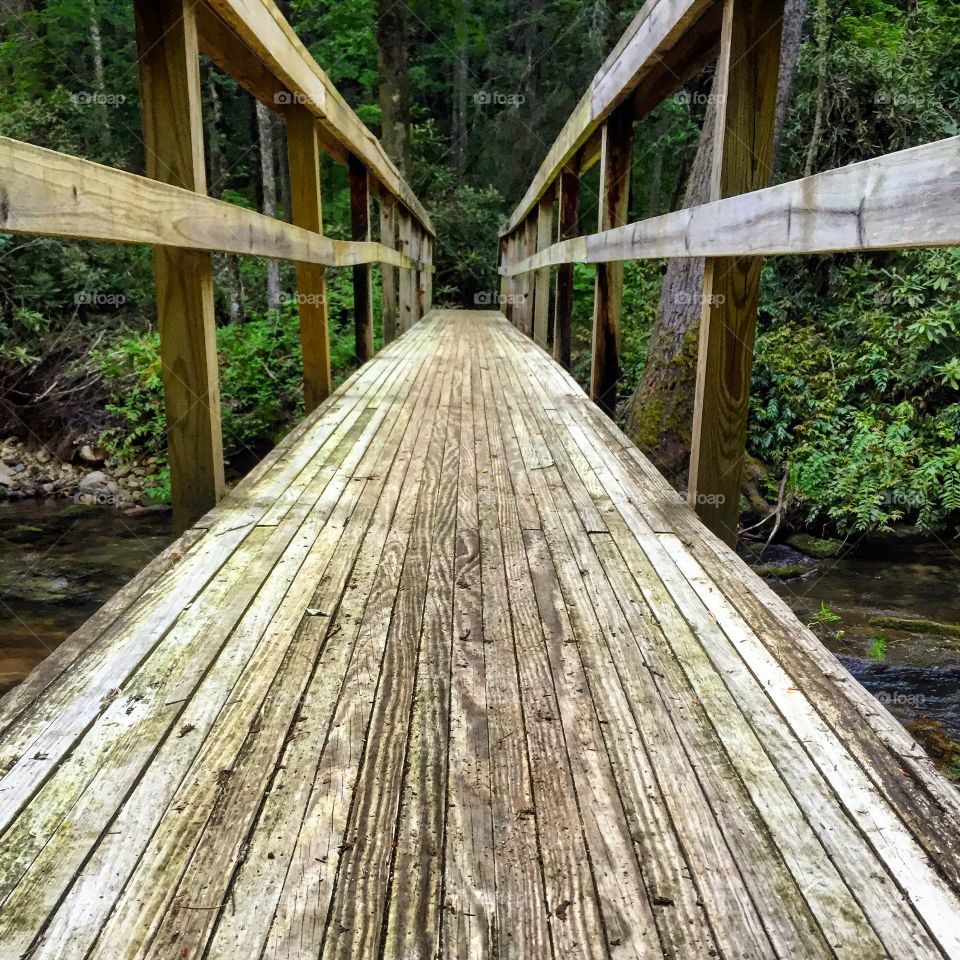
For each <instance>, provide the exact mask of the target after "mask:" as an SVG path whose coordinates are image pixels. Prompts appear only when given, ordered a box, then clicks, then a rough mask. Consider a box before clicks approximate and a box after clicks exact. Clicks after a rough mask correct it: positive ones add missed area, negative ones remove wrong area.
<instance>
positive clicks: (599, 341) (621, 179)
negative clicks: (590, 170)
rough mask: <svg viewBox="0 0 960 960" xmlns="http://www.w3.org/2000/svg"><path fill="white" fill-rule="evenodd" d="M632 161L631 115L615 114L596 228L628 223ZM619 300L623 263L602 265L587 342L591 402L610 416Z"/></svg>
mask: <svg viewBox="0 0 960 960" xmlns="http://www.w3.org/2000/svg"><path fill="white" fill-rule="evenodd" d="M632 159H633V114H632V111H629V110H627V109H624V108H620V109H619V110H615V111H614V112H613V113H612V114H611V115H610V117H609V118H608V120H607V122H606V123H605V124H604V125H603V148H602V156H601V160H600V230H601V231H603V230H609V229H611V228H614V227H618V226H621V225H622V224H624V223H626V221H627V217H628V208H629V206H630V168H631V161H632ZM622 300H623V264H622V263H601V264H599V265H598V266H597V276H596V279H595V281H594V304H593V337H592V340H591V363H590V398H591V399H592V400H593V402H594V403H596V404H597V405H598V406H599V407H600V409H601V410H603V411H604V412H605V413H608V414H610V415H611V416H615V415H616V410H617V382H618V380H619V379H620V311H621V304H622Z"/></svg>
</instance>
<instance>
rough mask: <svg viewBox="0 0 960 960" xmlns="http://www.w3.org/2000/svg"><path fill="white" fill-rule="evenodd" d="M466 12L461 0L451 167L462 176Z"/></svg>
mask: <svg viewBox="0 0 960 960" xmlns="http://www.w3.org/2000/svg"><path fill="white" fill-rule="evenodd" d="M467 13H468V10H467V3H466V0H463V2H462V3H461V5H460V20H459V23H458V24H457V33H458V35H459V44H458V53H457V56H456V59H455V61H454V65H453V123H452V124H451V136H452V140H453V168H454V170H455V171H456V173H457V176H458V177H462V176H463V174H464V172H465V171H466V169H467V86H468V84H469V82H470V71H469V66H468V57H469V52H470V51H469V33H468V29H467Z"/></svg>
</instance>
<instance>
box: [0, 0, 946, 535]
mask: <svg viewBox="0 0 960 960" xmlns="http://www.w3.org/2000/svg"><path fill="white" fill-rule="evenodd" d="M639 5H640V4H639V3H637V2H622V0H433V2H430V3H425V2H421V0H405V2H399V3H397V2H393V0H342V2H337V3H323V2H319V0H291V2H288V3H284V4H281V7H283V8H284V13H285V15H286V16H287V17H288V19H289V20H290V22H291V24H292V25H293V26H294V27H295V29H296V30H297V32H298V33H299V35H300V37H301V38H302V39H303V40H304V42H305V44H306V45H307V46H308V48H309V49H310V51H311V53H312V54H313V55H314V57H315V58H316V60H317V61H318V62H319V63H320V64H321V65H322V66H323V68H324V69H325V70H326V71H327V73H328V74H329V75H330V77H331V79H332V80H333V82H334V83H335V84H336V85H337V86H338V88H339V89H340V90H341V91H342V92H343V94H344V95H345V97H346V98H347V100H348V101H349V102H350V103H351V105H352V106H353V107H354V109H355V110H356V111H357V112H358V114H359V115H360V117H361V119H362V120H363V121H364V122H365V123H366V124H367V125H368V126H369V127H370V128H371V130H373V131H374V132H375V133H376V134H378V135H379V136H381V137H382V139H383V142H384V145H385V147H386V149H387V151H388V153H390V155H391V156H392V158H393V159H394V160H395V162H396V163H397V165H398V167H399V168H400V169H401V171H402V172H403V173H404V175H405V176H406V178H407V180H408V181H409V182H410V183H411V185H412V186H413V188H414V190H415V191H416V192H417V194H418V195H419V196H420V197H421V198H422V199H423V200H424V202H425V205H426V206H427V207H428V209H429V210H430V213H431V215H432V217H433V219H434V222H435V223H436V224H437V225H438V228H439V236H438V243H437V251H438V252H437V256H438V272H437V276H436V290H435V301H436V302H438V303H440V304H444V303H446V304H451V305H464V306H477V305H483V304H485V303H489V302H490V300H491V298H492V297H495V296H496V291H497V290H498V278H497V276H496V268H497V262H496V256H497V244H496V236H497V231H498V228H499V226H500V225H501V223H502V222H503V221H504V220H505V219H506V217H507V215H508V214H509V212H510V210H511V209H512V206H513V205H514V204H515V203H516V202H517V200H518V199H519V197H520V196H521V195H522V193H523V191H524V190H525V188H526V185H527V184H528V183H529V181H530V179H531V177H532V175H533V174H534V173H535V172H536V170H537V168H538V166H539V164H540V161H541V160H542V158H543V156H544V154H545V153H546V150H547V147H548V146H549V144H550V143H551V142H552V140H553V138H554V137H555V136H556V134H557V132H558V130H559V128H560V127H561V126H562V124H563V122H564V120H565V119H566V117H567V115H568V114H569V112H570V110H571V109H572V108H573V107H574V106H575V104H576V102H577V101H578V99H579V98H580V95H581V93H582V91H583V90H584V89H585V88H586V86H587V84H588V83H589V80H590V78H591V77H592V76H593V74H594V73H595V71H596V69H597V68H598V66H599V64H600V63H601V62H602V60H603V58H604V57H605V56H606V54H607V53H608V52H609V50H610V49H611V48H612V46H613V44H614V43H615V41H616V39H617V38H618V37H619V36H620V34H621V33H622V32H623V30H624V28H625V27H626V26H627V24H628V23H629V22H630V20H631V19H632V17H633V16H634V15H635V13H636V11H637V9H638V8H639ZM2 8H3V12H4V17H3V22H2V25H0V78H2V83H0V134H3V135H6V136H9V137H13V138H16V139H20V140H25V141H29V142H31V143H35V144H38V145H40V146H44V147H49V148H51V149H56V150H59V151H63V152H66V153H70V154H74V155H78V156H83V157H86V158H89V159H93V160H96V161H99V162H103V163H107V164H110V165H113V166H118V167H121V168H125V169H129V170H131V171H137V172H140V171H142V170H143V165H144V158H143V153H142V149H143V148H142V134H141V125H140V117H139V99H138V91H137V67H136V53H135V50H136V47H135V39H134V28H133V15H132V5H131V4H130V3H128V2H126V0H49V2H39V0H3V4H2ZM201 76H202V89H203V98H204V118H205V124H206V131H205V132H206V140H207V144H206V146H207V165H208V181H209V184H210V190H211V193H212V194H213V195H214V196H216V197H219V198H222V199H224V200H227V201H229V202H232V203H236V204H240V205H242V206H245V207H249V208H253V209H257V210H260V211H262V212H265V213H268V214H271V215H277V216H280V217H287V216H288V211H289V208H290V184H289V182H288V177H287V172H286V171H287V165H286V160H285V149H286V146H285V142H284V131H283V125H282V124H281V123H280V122H279V121H278V120H277V119H276V118H275V117H274V116H273V114H272V113H271V112H270V111H268V110H267V109H266V108H264V107H262V106H259V107H258V106H257V105H256V104H255V102H254V101H253V99H252V98H251V97H250V96H249V95H248V94H247V93H246V92H245V91H243V90H242V89H241V88H240V87H239V86H238V85H237V84H236V83H235V82H234V81H233V80H232V79H230V78H228V77H226V76H225V75H224V74H222V73H220V72H219V71H218V70H217V69H216V67H215V66H213V65H212V64H211V63H210V62H207V61H204V62H203V63H202V75H201ZM711 84H712V72H711V70H706V71H704V73H703V74H702V75H701V76H698V77H697V78H695V79H694V80H693V81H691V82H690V83H688V84H687V85H686V86H684V87H683V88H682V89H681V90H679V91H678V92H677V93H676V94H675V95H673V96H672V97H671V98H669V99H668V100H667V101H666V102H665V103H663V104H662V105H661V106H660V107H658V108H657V109H656V110H655V111H654V112H653V113H652V114H650V115H649V116H647V117H645V118H644V119H643V120H642V121H641V122H640V124H639V125H638V129H637V133H636V135H635V138H634V157H633V168H632V175H631V178H632V182H631V192H630V194H631V200H630V204H631V209H630V216H629V219H630V220H635V219H640V218H642V217H644V216H652V215H656V214H658V213H663V212H666V211H669V210H671V209H676V208H678V207H680V206H683V205H690V204H691V203H696V202H701V201H702V200H703V199H704V198H703V197H702V195H701V194H702V191H703V188H704V183H705V176H704V171H705V170H706V169H707V167H708V166H709V150H708V149H705V145H706V144H707V139H706V137H703V138H702V137H701V131H702V130H704V129H708V128H709V126H710V124H711V123H712V111H713V99H712V97H711ZM958 111H960V3H956V2H952V0H816V2H815V3H812V4H810V5H809V7H808V3H807V0H790V2H788V3H787V8H786V17H785V28H784V43H783V56H782V68H781V78H780V90H779V96H778V107H777V112H778V116H777V147H776V172H775V179H776V180H777V181H783V180H788V179H793V178H796V177H799V176H803V175H808V174H810V173H816V172H818V171H821V170H826V169H830V168H833V167H837V166H840V165H843V164H847V163H851V162H854V161H858V160H863V159H868V158H871V157H875V156H878V155H881V154H883V153H887V152H889V151H892V150H898V149H902V148H905V147H909V146H912V145H916V144H921V143H926V142H929V141H932V140H936V139H939V138H942V137H945V136H949V135H952V134H955V133H957V120H958V115H960V113H958ZM596 176H597V173H596V170H594V171H591V172H590V173H588V174H587V175H586V176H585V178H584V184H583V197H582V202H581V218H582V222H581V230H582V232H587V233H589V232H591V231H593V230H594V229H595V221H596V204H595V203H592V202H591V200H592V199H595V197H596V195H597V189H598V185H597V183H596ZM323 180H324V189H325V196H324V203H325V209H324V217H325V222H326V231H327V233H328V234H330V235H332V236H335V237H337V236H340V237H346V236H348V235H349V221H350V212H349V189H348V182H347V174H346V171H345V170H344V169H343V168H342V167H339V166H337V165H336V164H335V163H333V162H332V161H329V162H325V163H324V165H323ZM149 257H150V253H149V251H148V250H146V249H144V248H139V247H115V246H108V245H92V244H88V243H81V242H71V241H64V240H60V239H51V238H36V237H33V238H31V237H24V238H21V237H14V236H11V235H0V396H2V397H3V402H2V405H0V434H2V435H3V436H5V437H10V438H11V441H12V440H13V439H17V440H18V441H19V442H20V443H22V444H24V445H25V446H27V447H29V448H37V447H42V448H44V449H49V450H50V451H51V452H52V453H53V454H54V456H56V457H57V458H60V459H65V460H70V459H71V458H74V459H76V458H77V457H78V456H79V454H80V452H83V453H84V454H85V458H86V459H88V460H90V461H91V462H94V463H96V462H103V461H105V462H106V463H107V464H108V466H114V465H118V464H119V465H126V466H122V467H121V469H127V468H132V467H133V466H134V465H137V464H144V463H148V464H149V467H148V470H147V471H146V472H147V474H148V478H149V480H148V482H147V483H145V484H144V487H145V496H146V497H147V498H148V499H151V500H154V501H162V500H163V499H164V498H165V497H166V496H167V495H168V494H169V489H168V484H169V481H168V479H167V474H166V472H165V469H164V447H165V441H164V434H165V423H164V413H163V405H162V384H161V371H160V367H159V357H158V335H157V333H156V331H155V328H154V325H153V310H154V292H153V289H152V271H151V269H150V261H149ZM702 269H703V267H702V263H700V262H698V261H673V262H671V263H670V264H667V263H664V262H657V261H641V262H631V263H628V265H627V274H626V291H625V300H624V320H623V332H622V336H623V345H622V351H623V376H622V380H621V388H620V404H619V419H620V422H621V424H622V425H623V426H624V428H625V429H626V430H627V432H628V433H629V435H630V436H631V437H632V438H633V439H634V440H635V441H636V442H637V443H638V445H639V446H640V447H641V448H642V449H643V450H644V451H645V452H647V453H648V455H650V456H651V457H652V458H653V460H654V462H655V463H656V464H657V465H658V466H659V467H660V468H661V470H663V471H664V472H665V474H666V475H667V476H668V478H670V479H671V481H673V482H674V483H675V485H676V486H677V487H678V489H682V488H683V486H684V484H685V472H686V464H687V459H688V447H689V440H690V418H691V409H692V389H691V385H692V377H693V370H694V360H695V353H696V343H697V325H698V319H699V299H698V295H697V293H696V291H697V288H698V285H699V282H700V281H699V276H698V271H699V274H700V275H702ZM592 277H593V269H592V268H591V267H588V266H582V265H578V266H577V268H576V277H575V289H576V299H575V330H574V372H575V373H576V375H577V376H578V377H579V378H580V379H581V380H582V381H585V380H586V378H587V377H588V376H589V374H588V364H589V337H590V325H591V315H592V308H593V303H592V288H593V284H592ZM958 284H960V253H958V252H957V251H956V250H924V251H908V252H896V253H883V254H869V255H859V254H843V255H834V256H822V257H816V258H812V257H807V258H792V259H791V258H781V259H773V260H770V261H768V262H767V264H766V266H765V268H764V272H763V283H762V295H761V312H760V326H759V332H758V341H757V346H756V362H755V368H754V374H753V377H754V385H753V392H752V401H751V402H752V409H751V421H750V434H749V455H750V461H749V469H748V471H747V475H746V477H745V483H744V497H745V500H744V507H745V509H746V510H747V514H746V519H745V521H744V522H745V525H746V526H748V527H750V526H752V527H755V528H756V535H758V536H761V537H763V538H766V536H767V535H768V533H769V531H770V530H771V529H772V527H773V526H774V524H776V526H777V528H778V529H780V530H781V531H788V530H791V529H792V530H809V531H813V532H816V533H818V534H823V535H827V536H837V537H849V536H852V535H862V534H864V533H867V532H871V531H884V530H889V529H891V528H900V527H909V528H919V529H920V530H923V531H928V532H931V533H936V534H938V535H944V536H949V537H952V536H953V535H954V532H955V528H956V524H957V521H958V518H960V297H958V295H957V290H958ZM375 289H377V285H375ZM216 291H217V315H218V324H219V327H218V346H219V351H220V356H221V384H222V393H223V396H224V398H225V404H224V423H223V429H224V446H225V450H226V453H227V455H228V458H229V463H230V469H231V471H232V473H233V475H234V476H239V475H240V474H242V473H243V472H244V471H245V470H246V469H248V468H249V467H250V466H251V465H252V464H253V463H254V462H255V461H256V459H257V458H258V457H259V456H261V455H262V454H263V453H264V452H265V451H266V450H268V449H270V447H271V446H273V445H274V443H275V442H276V441H277V439H278V438H279V437H281V436H282V435H283V434H284V433H285V432H286V431H287V430H288V429H289V428H290V427H291V425H292V424H294V423H295V422H296V421H297V419H298V417H299V416H300V414H301V412H302V410H301V407H300V404H301V401H300V399H299V398H300V394H301V389H300V380H299V370H300V363H299V357H298V350H299V343H298V336H297V323H298V320H297V316H298V314H297V306H298V304H297V297H296V282H295V276H294V271H293V267H292V265H291V264H286V263H285V264H279V263H277V262H274V261H262V260H255V259H252V258H249V259H248V258H240V257H228V256H218V257H217V258H216ZM329 298H330V317H331V325H332V331H333V334H334V342H333V363H334V367H335V373H336V376H337V378H339V379H342V378H343V376H345V375H346V373H348V372H349V371H350V370H351V369H352V368H353V366H354V365H355V358H354V355H353V340H352V325H351V323H352V321H351V315H350V310H351V303H352V299H351V298H352V292H351V286H350V272H349V270H343V271H336V270H332V271H331V272H330V277H329ZM54 487H55V485H53V486H51V485H50V484H46V485H44V484H42V483H40V484H31V483H30V482H26V481H25V482H22V483H18V482H16V480H15V479H14V480H13V481H10V480H9V479H8V481H7V483H6V484H5V485H4V484H0V495H3V494H6V495H7V496H9V497H12V498H13V497H24V496H33V495H42V494H44V493H47V492H50V491H51V490H53V489H54ZM48 488H49V489H48ZM54 492H55V490H54Z"/></svg>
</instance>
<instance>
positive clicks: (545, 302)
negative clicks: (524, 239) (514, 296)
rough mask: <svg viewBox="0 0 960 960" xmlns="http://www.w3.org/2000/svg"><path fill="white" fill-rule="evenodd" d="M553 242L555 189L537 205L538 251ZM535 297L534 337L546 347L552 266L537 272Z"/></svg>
mask: <svg viewBox="0 0 960 960" xmlns="http://www.w3.org/2000/svg"><path fill="white" fill-rule="evenodd" d="M552 243H553V190H552V188H551V189H550V190H548V191H547V192H546V193H545V194H544V195H543V197H542V198H541V200H540V203H539V205H538V206H537V252H538V253H539V252H540V251H541V250H545V249H546V248H547V247H549V246H550V245H551V244H552ZM535 283H536V291H535V293H534V298H533V310H534V315H533V339H534V340H535V341H536V342H537V343H538V344H539V345H540V346H541V347H544V348H546V346H547V337H548V335H549V331H550V268H549V267H541V268H540V269H539V270H538V271H537V274H536V281H535Z"/></svg>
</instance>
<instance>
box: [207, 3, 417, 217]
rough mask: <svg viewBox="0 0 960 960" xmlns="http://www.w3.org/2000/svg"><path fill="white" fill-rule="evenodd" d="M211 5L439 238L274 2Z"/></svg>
mask: <svg viewBox="0 0 960 960" xmlns="http://www.w3.org/2000/svg"><path fill="white" fill-rule="evenodd" d="M207 3H208V5H209V7H210V8H211V9H212V10H213V11H214V12H215V13H216V14H217V15H218V16H219V17H220V18H221V19H222V20H223V21H224V22H225V23H226V24H227V26H228V27H229V28H230V29H231V30H232V31H233V32H234V33H235V34H236V35H237V37H238V38H239V39H240V40H241V42H242V43H243V44H244V45H246V46H247V47H248V48H249V49H250V51H251V52H252V55H253V56H254V57H256V58H257V59H258V60H259V61H260V62H261V63H263V65H264V66H265V68H266V69H267V71H268V72H270V73H272V74H273V76H275V77H276V78H277V79H278V80H280V81H281V82H282V83H283V85H284V87H285V88H286V90H287V91H289V92H290V93H291V94H292V97H293V99H294V102H296V103H298V104H300V105H302V106H305V107H307V108H308V109H309V110H310V111H311V112H312V113H313V114H314V116H315V117H317V118H318V119H319V120H321V121H322V122H323V124H324V126H325V128H326V129H327V130H328V132H329V134H330V135H331V136H332V137H334V138H335V139H336V140H337V141H339V142H340V143H342V144H343V145H344V147H345V148H346V149H347V150H348V151H349V152H351V153H353V154H354V155H355V156H357V157H358V158H359V159H360V160H362V161H363V163H364V165H365V166H366V167H367V169H368V170H370V171H371V173H372V174H373V175H374V176H375V177H376V178H377V180H378V181H380V183H382V184H383V185H384V187H385V188H386V189H387V190H388V191H389V192H390V193H392V194H393V195H394V196H396V197H398V198H399V199H400V200H402V201H403V202H404V203H405V204H406V205H407V206H408V207H409V208H410V210H411V211H413V213H414V215H415V216H416V217H417V219H418V221H419V222H420V223H422V224H423V226H424V228H425V229H426V230H427V231H429V232H430V233H433V232H434V231H433V225H432V224H431V222H430V218H429V216H428V215H427V212H426V210H424V209H423V206H422V205H421V204H420V202H419V200H417V198H416V196H415V195H414V193H413V191H412V190H411V189H410V187H409V186H408V185H407V184H406V183H405V182H404V180H403V178H402V177H401V176H400V174H399V172H398V171H397V168H396V167H395V166H394V164H393V162H392V161H391V160H390V159H389V157H387V155H386V153H385V151H384V149H383V147H382V145H381V144H380V142H379V141H378V140H377V139H376V138H375V137H374V136H373V134H372V133H370V131H369V130H368V129H367V128H366V127H365V126H364V124H363V123H362V122H361V121H360V119H359V117H357V115H356V113H354V111H353V110H352V109H351V108H350V107H349V106H348V105H347V102H346V101H345V100H344V99H343V97H342V96H341V95H340V93H339V92H338V91H337V89H336V88H335V87H334V85H333V84H332V83H331V82H330V79H329V78H328V77H327V75H326V74H325V73H324V72H323V70H321V69H320V67H319V66H318V65H317V63H316V61H315V60H314V59H313V57H311V56H310V53H309V51H308V50H307V49H306V47H305V46H304V45H303V43H302V42H301V40H300V38H299V37H298V36H297V34H296V33H295V32H294V30H293V28H292V27H291V26H290V24H289V23H287V21H286V20H285V19H284V17H283V15H282V14H281V13H280V11H279V10H278V9H277V6H276V4H275V3H273V0H207Z"/></svg>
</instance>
